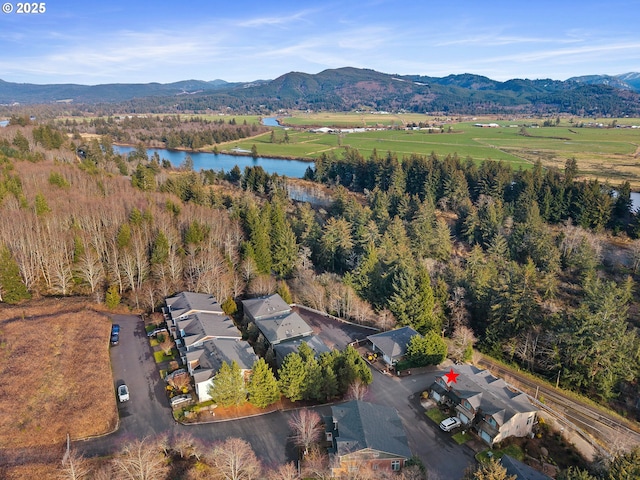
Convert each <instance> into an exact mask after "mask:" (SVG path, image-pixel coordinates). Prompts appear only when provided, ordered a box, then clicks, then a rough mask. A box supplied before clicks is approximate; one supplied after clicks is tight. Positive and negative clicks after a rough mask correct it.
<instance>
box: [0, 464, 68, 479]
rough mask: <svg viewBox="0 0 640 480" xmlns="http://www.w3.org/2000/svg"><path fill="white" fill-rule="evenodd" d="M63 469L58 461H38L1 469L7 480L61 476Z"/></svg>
mask: <svg viewBox="0 0 640 480" xmlns="http://www.w3.org/2000/svg"><path fill="white" fill-rule="evenodd" d="M61 471H62V470H61V469H60V467H59V465H58V463H56V464H46V463H42V464H40V463H36V464H30V465H21V466H18V467H11V468H7V469H6V470H0V474H2V478H3V479H5V480H33V479H34V478H38V479H47V478H60V473H61Z"/></svg>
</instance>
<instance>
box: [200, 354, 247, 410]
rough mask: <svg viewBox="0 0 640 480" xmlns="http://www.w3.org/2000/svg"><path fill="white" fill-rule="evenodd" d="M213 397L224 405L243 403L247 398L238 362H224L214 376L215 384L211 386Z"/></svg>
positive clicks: (210, 392)
mask: <svg viewBox="0 0 640 480" xmlns="http://www.w3.org/2000/svg"><path fill="white" fill-rule="evenodd" d="M209 395H211V399H212V400H213V401H214V402H215V403H217V404H219V405H222V406H223V407H230V406H232V405H242V404H243V403H244V402H246V400H247V392H246V388H245V384H244V378H243V377H242V372H241V370H240V367H239V366H238V364H237V363H236V362H235V361H233V362H231V365H229V364H228V363H227V362H222V366H221V367H220V370H218V373H216V374H215V376H214V377H213V385H211V386H210V387H209Z"/></svg>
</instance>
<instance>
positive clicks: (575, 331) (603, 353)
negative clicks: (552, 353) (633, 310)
mask: <svg viewBox="0 0 640 480" xmlns="http://www.w3.org/2000/svg"><path fill="white" fill-rule="evenodd" d="M585 294H586V295H585V297H586V298H585V299H584V301H583V302H582V304H581V305H580V307H579V308H578V309H577V310H576V311H575V312H573V313H572V314H571V315H570V316H569V319H568V321H567V322H566V329H565V331H564V332H563V334H562V337H561V338H562V348H561V352H562V356H563V358H562V364H563V366H564V370H563V374H562V378H563V380H564V381H565V382H567V383H569V384H570V385H571V386H573V387H574V388H579V389H581V390H583V391H585V392H588V393H590V394H592V395H593V394H595V395H597V396H599V397H601V398H603V399H609V398H611V397H612V396H614V394H615V387H616V386H617V384H618V383H619V382H620V381H622V380H627V381H631V380H633V379H634V378H637V375H638V373H640V372H639V371H638V367H637V365H640V339H639V338H638V334H637V333H636V332H635V331H633V330H629V328H628V322H627V309H628V302H629V299H630V296H631V293H630V287H629V286H626V285H622V286H618V285H616V284H615V283H614V282H604V281H601V280H600V279H589V280H588V282H587V283H586V285H585Z"/></svg>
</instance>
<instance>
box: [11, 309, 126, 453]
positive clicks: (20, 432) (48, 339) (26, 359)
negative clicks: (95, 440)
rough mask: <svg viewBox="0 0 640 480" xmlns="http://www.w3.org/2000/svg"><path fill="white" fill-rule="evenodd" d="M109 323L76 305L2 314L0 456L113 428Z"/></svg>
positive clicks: (113, 400)
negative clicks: (1, 452)
mask: <svg viewBox="0 0 640 480" xmlns="http://www.w3.org/2000/svg"><path fill="white" fill-rule="evenodd" d="M110 332H111V321H110V319H109V317H107V316H106V315H105V314H103V313H100V312H97V311H95V310H93V309H92V308H91V305H88V304H87V303H86V301H85V300H81V299H68V298H65V299H60V300H58V299H42V300H36V301H31V302H28V303H26V304H23V305H16V306H8V305H2V307H1V308H0V391H2V395H0V448H9V449H10V448H21V447H37V446H47V445H62V444H63V442H64V441H65V439H66V435H67V433H69V434H70V435H71V438H72V439H79V438H86V437H90V436H94V435H100V434H104V433H107V432H111V431H113V430H114V428H115V427H116V425H117V421H118V413H117V406H116V398H115V391H114V387H113V376H112V373H111V363H110V359H109V336H110Z"/></svg>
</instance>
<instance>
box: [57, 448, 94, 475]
mask: <svg viewBox="0 0 640 480" xmlns="http://www.w3.org/2000/svg"><path fill="white" fill-rule="evenodd" d="M90 474H91V467H90V465H89V462H88V461H87V460H86V459H85V458H84V457H83V456H82V455H80V454H79V453H78V452H76V451H74V450H71V451H70V452H69V455H68V456H66V458H65V459H64V460H63V462H62V468H61V469H60V475H59V478H60V479H61V480H82V479H83V478H89V475H90Z"/></svg>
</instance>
